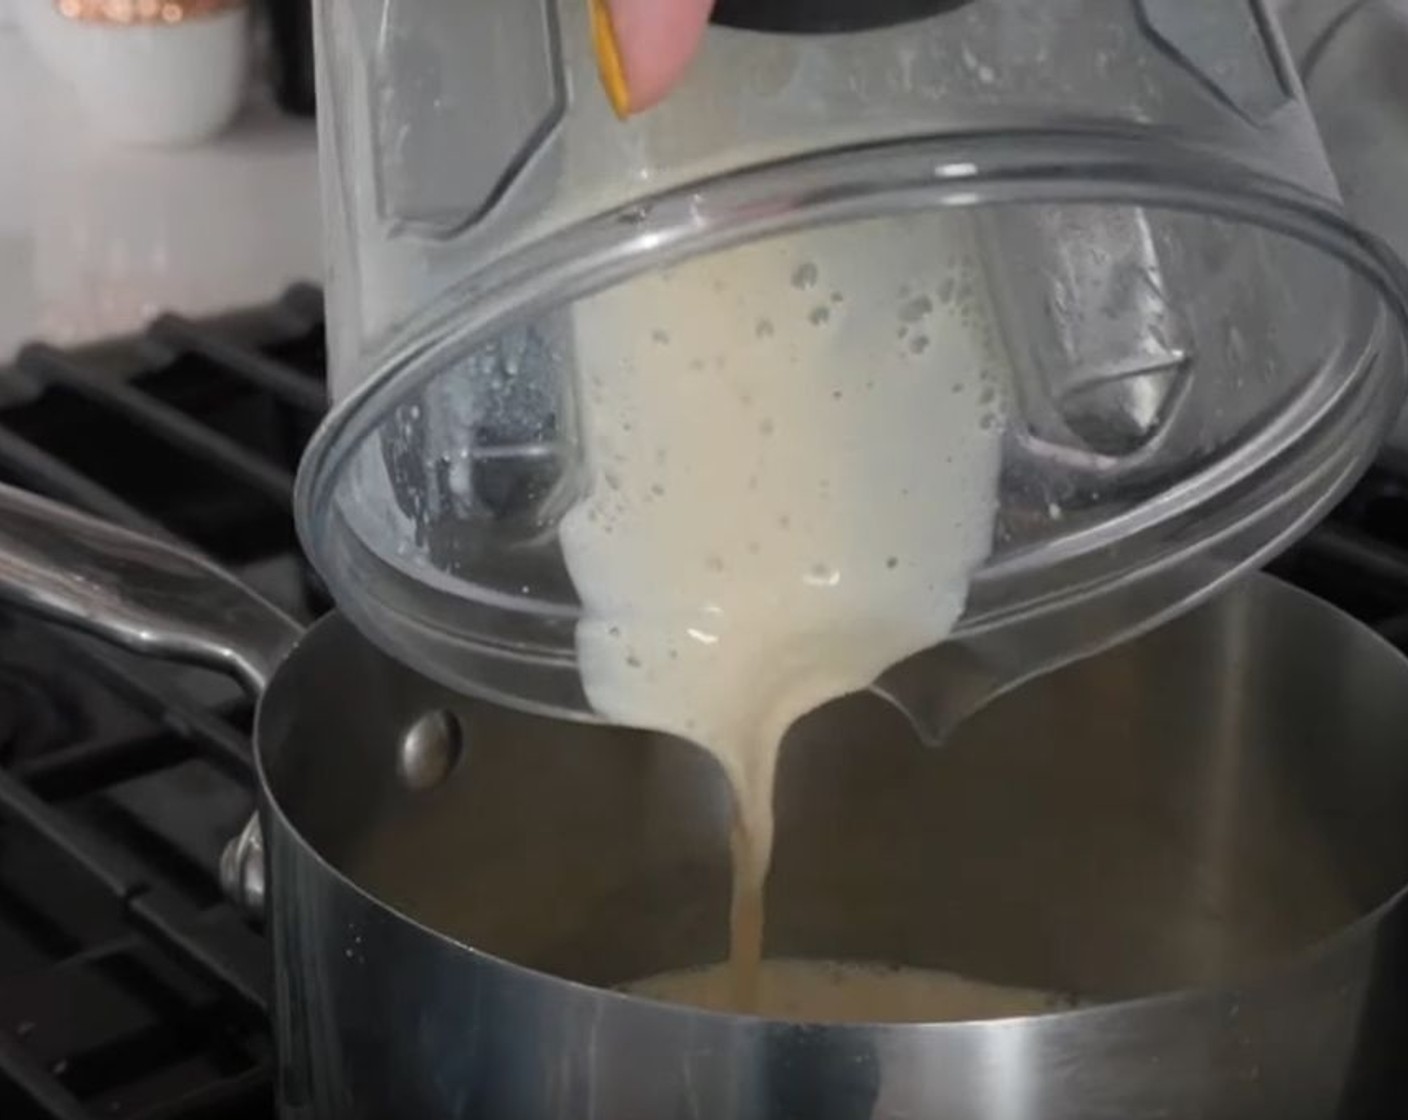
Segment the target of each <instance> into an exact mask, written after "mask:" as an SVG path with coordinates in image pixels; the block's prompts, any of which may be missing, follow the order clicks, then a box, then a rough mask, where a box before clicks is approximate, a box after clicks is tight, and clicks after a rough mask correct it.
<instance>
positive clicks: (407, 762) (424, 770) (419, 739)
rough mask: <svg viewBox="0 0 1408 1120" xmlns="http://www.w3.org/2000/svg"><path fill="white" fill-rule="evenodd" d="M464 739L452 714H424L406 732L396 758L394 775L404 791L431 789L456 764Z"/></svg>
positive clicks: (441, 712)
mask: <svg viewBox="0 0 1408 1120" xmlns="http://www.w3.org/2000/svg"><path fill="white" fill-rule="evenodd" d="M462 745H463V737H462V735H461V732H460V721H459V720H458V719H456V718H455V715H454V713H453V712H447V711H444V710H443V709H442V710H439V711H434V712H426V713H425V715H423V716H421V717H420V718H419V719H418V720H416V721H415V722H414V723H413V724H411V726H410V727H408V728H407V729H406V733H405V734H404V735H403V736H402V737H401V749H400V750H399V751H398V752H397V755H396V773H397V774H398V775H399V776H400V778H401V782H402V784H403V785H405V786H406V788H407V789H413V790H416V791H417V792H420V791H423V790H428V789H434V788H435V787H436V786H438V785H439V784H440V783H441V782H443V781H444V780H445V779H446V778H447V777H449V775H450V771H451V770H453V769H454V768H455V763H456V762H458V761H459V758H460V750H461V748H462Z"/></svg>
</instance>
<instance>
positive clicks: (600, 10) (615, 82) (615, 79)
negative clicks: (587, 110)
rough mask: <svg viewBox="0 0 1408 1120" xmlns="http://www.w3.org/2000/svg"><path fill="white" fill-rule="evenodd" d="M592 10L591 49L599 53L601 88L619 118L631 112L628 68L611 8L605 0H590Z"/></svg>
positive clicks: (597, 67) (597, 63)
mask: <svg viewBox="0 0 1408 1120" xmlns="http://www.w3.org/2000/svg"><path fill="white" fill-rule="evenodd" d="M587 2H588V4H590V6H591V13H592V49H593V51H594V52H595V53H596V70H597V74H598V75H599V76H600V77H601V88H602V89H604V90H605V91H606V97H607V99H608V100H609V101H610V102H611V107H612V108H613V109H615V110H616V115H617V116H618V117H622V118H625V117H627V116H629V115H630V112H631V91H630V89H629V87H627V85H626V70H625V67H623V66H622V65H621V51H620V48H619V47H618V46H617V45H616V29H615V27H614V26H613V25H612V23H611V9H609V8H608V7H607V6H606V0H587Z"/></svg>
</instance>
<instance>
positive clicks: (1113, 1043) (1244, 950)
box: [0, 490, 1408, 1120]
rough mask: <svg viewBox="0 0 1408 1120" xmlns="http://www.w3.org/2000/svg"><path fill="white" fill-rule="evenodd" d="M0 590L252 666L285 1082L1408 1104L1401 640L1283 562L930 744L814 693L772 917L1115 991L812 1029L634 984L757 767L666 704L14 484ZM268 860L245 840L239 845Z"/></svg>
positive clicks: (722, 1103)
mask: <svg viewBox="0 0 1408 1120" xmlns="http://www.w3.org/2000/svg"><path fill="white" fill-rule="evenodd" d="M0 594H3V596H5V597H7V598H8V599H10V600H12V601H16V602H19V603H23V604H25V605H26V606H28V607H31V608H34V609H37V610H39V611H41V612H42V613H44V614H47V615H49V616H51V617H53V618H57V619H60V620H63V621H66V622H69V623H72V624H76V625H79V626H82V627H85V628H86V629H88V630H90V631H93V632H96V633H98V634H101V635H104V636H106V637H108V638H110V639H112V640H114V641H117V642H120V643H121V644H123V645H126V646H129V647H133V648H136V649H139V650H143V651H145V652H149V653H152V654H156V655H160V656H167V657H174V658H181V659H189V660H194V661H200V662H205V663H208V664H213V665H217V666H223V667H225V668H226V669H228V670H229V671H230V672H231V673H233V674H235V675H236V676H238V677H239V678H240V679H242V680H243V681H245V682H246V683H247V684H248V685H249V686H250V687H251V688H252V689H256V690H262V691H263V698H262V701H261V703H260V708H259V716H258V728H257V751H258V764H259V771H260V781H261V784H262V794H263V799H262V800H263V808H262V821H263V842H264V847H265V849H266V850H264V851H262V852H261V851H260V842H259V840H260V838H259V836H258V835H257V834H256V833H253V832H250V833H248V834H247V835H246V837H245V838H244V839H245V843H244V845H243V847H242V849H241V851H240V859H241V860H242V863H243V871H244V872H245V878H244V883H245V886H246V888H247V892H246V893H247V894H248V895H249V896H250V898H249V899H248V901H251V902H255V903H258V902H259V896H260V895H261V893H262V892H261V891H260V889H259V886H260V882H261V880H260V878H259V876H258V874H256V872H259V871H261V870H262V868H263V866H264V864H263V862H262V861H263V860H267V867H268V875H269V883H268V893H267V898H266V899H264V902H263V905H264V907H265V908H266V911H267V916H266V920H267V923H268V927H269V930H270V932H271V935H272V942H273V948H274V954H275V960H276V966H277V967H276V978H277V991H276V993H275V996H276V998H275V1007H276V1017H277V1022H276V1028H277V1034H278V1044H279V1064H280V1073H279V1094H280V1098H281V1104H282V1109H283V1115H284V1116H285V1117H289V1118H298V1120H302V1118H316V1120H363V1118H365V1120H406V1118H415V1120H441V1118H450V1117H464V1118H473V1120H578V1118H582V1117H599V1118H602V1120H667V1118H696V1117H697V1118H702V1120H714V1118H730V1120H781V1118H784V1117H788V1118H791V1117H798V1118H804V1120H861V1118H866V1120H899V1118H901V1117H904V1118H918V1120H1154V1118H1156V1117H1158V1118H1164V1120H1170V1118H1172V1120H1182V1118H1193V1117H1197V1118H1198V1120H1300V1118H1304V1120H1328V1118H1358V1117H1388V1116H1403V1115H1408V1088H1405V1084H1404V1082H1405V1072H1408V1060H1405V1057H1404V1055H1405V1053H1408V1034H1405V1029H1406V1028H1408V985H1406V984H1405V977H1406V976H1408V943H1406V942H1408V938H1405V918H1404V893H1403V885H1404V883H1405V882H1408V663H1405V661H1404V659H1403V658H1402V657H1400V656H1399V655H1398V654H1397V653H1396V652H1395V651H1394V650H1393V649H1391V648H1390V647H1389V646H1387V645H1386V644H1384V643H1383V642H1381V641H1380V640H1379V639H1378V638H1376V637H1375V636H1374V635H1373V634H1372V633H1370V632H1369V631H1367V630H1366V629H1364V628H1362V627H1361V626H1359V625H1358V624H1357V623H1355V622H1353V621H1351V620H1350V619H1348V618H1346V617H1344V616H1343V615H1341V614H1339V613H1338V612H1336V611H1335V610H1334V609H1332V608H1330V607H1329V606H1327V605H1325V604H1323V603H1321V602H1318V601H1317V600H1315V599H1313V598H1311V597H1308V596H1306V595H1303V594H1301V593H1300V592H1298V591H1295V590H1293V589H1290V588H1288V587H1286V586H1283V585H1281V584H1279V583H1277V582H1275V581H1274V580H1272V579H1270V578H1267V577H1262V576H1257V577H1253V578H1251V579H1248V580H1246V581H1244V582H1242V583H1241V584H1239V585H1238V586H1236V587H1235V588H1233V589H1232V590H1231V591H1229V592H1228V593H1226V594H1224V595H1223V596H1221V597H1220V598H1219V599H1218V600H1216V601H1215V602H1213V603H1211V604H1209V605H1207V606H1205V607H1203V608H1201V609H1200V610H1198V611H1197V612H1195V613H1193V614H1191V615H1189V616H1187V617H1185V618H1183V619H1181V620H1180V621H1177V622H1175V623H1172V624H1170V625H1168V626H1165V627H1164V628H1162V629H1160V630H1158V631H1156V632H1154V633H1152V634H1149V635H1147V636H1146V637H1143V638H1141V639H1139V640H1137V641H1135V642H1134V643H1132V644H1130V645H1127V646H1125V647H1123V648H1120V649H1118V650H1115V651H1112V652H1110V653H1107V654H1104V655H1101V656H1100V657H1098V658H1095V659H1093V660H1091V661H1087V662H1085V663H1083V664H1079V665H1076V666H1073V667H1070V668H1067V669H1064V670H1061V671H1060V672H1058V673H1056V674H1055V675H1053V676H1050V677H1048V678H1045V679H1043V680H1039V681H1037V682H1034V683H1032V684H1029V685H1027V686H1024V687H1023V688H1022V689H1020V690H1019V691H1017V692H1016V693H1014V694H1012V695H1010V696H1008V697H1006V698H1004V699H1002V700H1000V701H999V702H997V703H996V704H995V705H994V706H993V707H992V708H990V709H989V710H987V711H985V712H983V713H982V714H980V715H979V716H977V717H975V718H974V719H973V721H972V722H971V723H970V724H968V725H966V726H965V727H964V728H963V729H961V731H960V732H959V733H958V734H957V736H956V737H955V738H954V739H953V740H952V741H951V742H950V743H949V744H948V745H947V746H946V747H945V748H944V749H942V750H937V751H936V750H925V749H922V748H920V747H919V746H918V745H917V744H916V742H915V741H914V740H913V738H912V735H911V732H910V731H909V730H908V728H907V726H906V724H905V723H904V721H903V720H902V719H901V717H900V716H898V715H897V714H895V713H894V711H893V710H892V709H890V708H889V707H888V706H886V705H885V704H883V703H882V702H880V701H878V700H876V699H875V698H873V697H856V698H853V699H849V700H846V701H843V702H839V703H836V704H834V705H832V706H830V707H828V708H827V709H825V710H823V711H821V712H819V713H817V714H816V715H814V716H813V717H810V718H809V719H807V720H806V721H804V722H803V724H801V725H800V726H799V727H798V728H796V729H795V731H794V733H793V735H792V738H791V740H790V741H789V744H788V746H787V748H786V751H785V755H784V759H783V764H782V773H781V775H780V780H779V786H778V813H779V828H778V849H777V857H776V866H775V870H774V873H773V876H772V880H771V883H770V887H769V926H768V949H769V951H770V952H771V953H774V954H785V955H789V956H803V957H807V956H820V957H828V958H835V957H842V958H851V959H860V960H871V961H885V962H892V963H897V964H908V965H916V966H924V967H933V968H941V969H946V970H951V971H955V972H958V973H962V974H964V975H967V976H970V977H973V978H977V979H983V980H989V981H995V982H1000V983H1006V984H1013V985H1019V986H1022V987H1030V988H1043V989H1055V990H1059V991H1065V992H1074V993H1078V994H1079V995H1081V996H1083V997H1085V999H1087V1000H1089V1001H1091V1002H1092V1003H1093V1004H1094V1006H1091V1007H1089V1008H1086V1009H1082V1010H1076V1011H1064V1012H1057V1013H1052V1014H1047V1015H1039V1016H1033V1017H1029V1018H1019V1019H1010V1020H1005V1021H994V1022H968V1023H952V1024H942V1025H869V1026H864V1025H857V1026H818V1025H802V1024H793V1023H786V1022H778V1021H770V1020H763V1019H755V1018H745V1017H738V1016H729V1015H720V1014H709V1013H704V1012H699V1011H693V1010H689V1009H685V1008H679V1007H672V1006H666V1005H662V1004H656V1003H652V1002H648V1001H644V1000H640V999H635V998H628V997H626V996H623V995H619V994H615V993H612V992H611V991H609V990H607V989H609V988H610V987H611V986H612V985H615V984H618V983H620V982H622V981H626V980H630V979H633V978H637V977H641V976H643V975H646V974H650V973H654V972H657V971H661V970H666V969H673V968H679V967H683V966H687V965H692V964H700V963H704V962H709V961H713V960H718V959H720V958H721V956H722V955H723V953H724V948H725V937H726V930H725V921H726V914H727V895H728V865H727V796H726V791H725V788H724V785H723V782H722V780H721V778H720V775H719V774H718V773H717V772H716V770H715V768H714V766H713V764H712V763H711V762H710V761H709V760H708V759H706V757H705V756H704V755H703V754H702V753H701V752H699V751H697V750H696V749H694V748H692V747H690V746H688V745H686V744H683V743H680V742H677V741H673V740H670V739H666V738H663V737H660V736H655V735H649V734H643V733H639V732H630V731H623V730H613V729H610V728H604V727H595V726H578V725H571V724H567V723H559V722H553V721H550V720H546V719H542V718H536V717H530V716H525V715H520V714H516V713H514V712H511V711H507V710H503V709H500V708H496V707H493V706H491V705H488V704H485V703H482V702H478V701H474V700H467V699H465V698H463V697H461V696H458V695H454V694H451V693H449V692H446V691H445V690H444V689H442V688H440V687H438V686H436V685H434V684H431V683H429V682H427V681H426V680H424V679H422V678H420V677H418V676H416V675H414V674H412V673H410V672H408V671H407V670H406V669H405V668H403V667H401V666H399V665H398V664H396V663H394V662H393V661H391V660H389V659H388V658H387V657H385V656H384V655H382V654H381V653H379V652H378V651H377V650H376V649H374V648H373V647H372V646H370V645H369V644H368V643H367V642H365V641H364V640H362V639H361V638H360V637H359V636H358V635H357V634H356V633H355V632H354V631H353V630H352V629H351V628H350V627H349V625H348V624H347V623H346V622H345V621H344V620H343V619H342V618H340V617H338V616H336V615H334V616H331V617H329V618H327V619H325V620H323V621H322V622H320V623H318V624H317V625H316V626H314V627H313V628H312V629H311V630H310V631H309V632H308V633H306V634H305V635H303V636H302V637H301V638H300V637H299V636H298V634H297V632H296V627H295V626H294V625H293V624H292V623H291V622H290V621H289V620H288V619H287V618H285V617H284V616H283V615H281V614H280V613H279V612H278V611H277V610H275V609H274V608H273V607H271V606H270V605H268V604H267V603H265V602H263V601H261V600H260V599H259V598H257V597H256V596H255V595H254V594H252V593H251V592H249V591H248V590H246V589H245V588H243V587H241V586H240V585H239V584H238V583H236V582H235V581H234V580H233V579H232V578H231V577H229V576H228V575H225V574H223V573H222V572H220V571H218V570H216V569H215V568H213V567H211V566H210V565H209V564H207V563H205V562H203V561H201V560H198V559H196V558H194V557H193V556H191V555H188V554H185V553H182V552H179V551H176V550H174V549H173V548H171V547H169V546H167V545H164V544H157V543H154V542H151V541H148V540H144V539H141V538H139V537H136V536H134V535H132V534H130V533H127V532H124V531H120V530H117V529H113V528H110V527H108V526H105V525H102V524H100V523H98V522H95V521H93V520H90V519H88V518H86V517H82V516H79V515H76V514H74V513H71V512H68V511H65V510H63V509H61V508H59V507H56V506H54V505H52V504H51V503H48V502H45V501H42V500H39V499H35V498H32V497H29V496H26V495H23V494H21V493H18V492H15V491H11V490H4V491H0ZM235 862H239V861H235Z"/></svg>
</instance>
